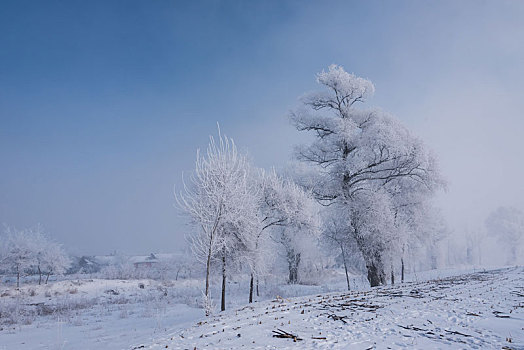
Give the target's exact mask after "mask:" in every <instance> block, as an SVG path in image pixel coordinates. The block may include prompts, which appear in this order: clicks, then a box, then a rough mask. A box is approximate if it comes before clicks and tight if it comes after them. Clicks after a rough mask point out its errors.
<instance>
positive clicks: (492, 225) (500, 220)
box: [486, 207, 524, 264]
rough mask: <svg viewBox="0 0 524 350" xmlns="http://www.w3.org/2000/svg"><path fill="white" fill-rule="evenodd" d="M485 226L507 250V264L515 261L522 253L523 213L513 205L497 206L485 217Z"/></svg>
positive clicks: (523, 240) (523, 239)
mask: <svg viewBox="0 0 524 350" xmlns="http://www.w3.org/2000/svg"><path fill="white" fill-rule="evenodd" d="M486 228H487V232H488V234H489V235H491V236H493V237H497V239H498V240H499V242H500V243H501V244H502V245H503V247H504V248H505V250H506V251H507V252H508V255H507V259H506V262H507V264H514V263H516V262H517V259H518V257H519V256H522V253H523V252H522V248H523V247H522V246H523V243H524V213H523V212H522V211H521V210H519V209H517V208H514V207H499V208H497V209H496V210H494V211H493V212H492V213H491V214H490V215H489V216H488V218H487V219H486Z"/></svg>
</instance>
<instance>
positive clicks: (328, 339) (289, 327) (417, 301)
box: [146, 267, 524, 349]
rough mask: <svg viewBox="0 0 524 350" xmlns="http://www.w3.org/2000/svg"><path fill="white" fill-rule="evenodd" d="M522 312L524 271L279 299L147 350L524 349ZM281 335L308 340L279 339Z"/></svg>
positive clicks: (213, 320) (203, 323) (215, 319)
mask: <svg viewBox="0 0 524 350" xmlns="http://www.w3.org/2000/svg"><path fill="white" fill-rule="evenodd" d="M523 308H524V268H522V267H516V268H510V269H505V270H492V271H486V272H477V273H473V274H468V275H462V276H455V277H447V278H442V279H437V280H431V281H427V282H419V283H413V282H412V283H406V284H403V285H394V286H386V287H379V288H373V289H372V290H368V291H357V292H346V293H327V294H318V295H314V296H307V297H299V298H294V299H283V298H276V299H274V300H272V301H266V302H262V303H257V304H256V305H253V306H251V305H250V306H246V307H243V308H241V309H238V310H234V311H227V312H225V313H222V314H219V315H216V316H214V317H211V318H209V319H205V320H202V321H200V322H199V323H197V324H196V325H194V326H193V327H191V328H189V329H187V330H186V331H183V332H180V333H178V334H172V335H170V337H168V338H166V339H163V340H161V341H157V342H156V343H154V344H152V345H149V346H146V348H147V349H161V348H166V347H168V348H175V349H179V348H184V349H185V348H190V349H193V348H196V349H202V348H209V349H238V348H268V349H273V348H278V349H285V348H301V349H386V348H419V349H443V348H448V349H456V348H467V349H500V348H503V347H504V346H506V347H507V348H509V349H524V309H523ZM279 329H280V330H283V331H285V332H288V333H291V334H293V335H296V336H298V337H299V338H301V339H302V340H297V341H294V340H293V339H285V338H284V339H283V338H277V337H274V336H273V334H274V331H277V330H279ZM315 338H317V339H315Z"/></svg>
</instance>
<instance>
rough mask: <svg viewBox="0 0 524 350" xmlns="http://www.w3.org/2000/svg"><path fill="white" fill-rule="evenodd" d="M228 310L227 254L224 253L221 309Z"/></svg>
mask: <svg viewBox="0 0 524 350" xmlns="http://www.w3.org/2000/svg"><path fill="white" fill-rule="evenodd" d="M224 310H226V254H225V253H224V255H222V300H221V302H220V311H224Z"/></svg>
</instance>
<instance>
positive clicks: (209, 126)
mask: <svg viewBox="0 0 524 350" xmlns="http://www.w3.org/2000/svg"><path fill="white" fill-rule="evenodd" d="M0 7H1V9H2V10H1V11H0V123H1V124H0V162H1V164H2V171H0V222H4V223H6V224H9V225H15V226H17V227H25V226H30V225H34V224H36V223H41V224H43V225H44V226H45V227H46V229H47V230H48V232H49V233H50V235H52V236H53V237H54V238H55V239H57V240H59V241H61V242H63V243H65V244H66V247H67V248H68V249H70V250H71V251H73V252H76V253H107V252H110V251H113V250H119V251H123V252H130V253H147V252H149V251H159V250H162V251H173V250H177V249H179V248H180V247H181V246H183V244H184V242H183V235H184V233H186V232H187V230H188V227H187V226H185V225H184V224H183V220H182V219H181V218H180V217H179V215H178V214H177V211H176V209H175V208H174V198H173V186H174V185H177V186H178V185H180V183H181V181H180V180H181V174H182V172H186V173H187V172H188V171H191V169H192V167H193V163H194V158H195V153H196V149H197V148H199V147H200V148H202V147H205V145H206V143H207V138H208V135H209V134H212V133H214V132H215V130H216V123H217V122H220V125H221V128H222V130H223V131H224V132H225V133H226V134H227V135H229V136H231V137H233V138H234V139H235V140H236V142H237V144H239V145H240V147H241V148H244V149H247V150H248V151H249V153H250V154H251V156H252V158H253V159H254V161H255V163H256V164H257V165H260V166H264V167H269V166H271V165H275V166H277V167H278V166H283V165H284V164H285V162H286V161H287V160H288V159H289V158H290V156H291V152H292V146H293V144H295V143H297V142H299V140H300V135H298V134H297V132H296V131H294V130H293V129H292V128H291V127H290V126H289V123H288V121H287V119H286V115H287V113H288V111H289V110H290V109H291V108H293V107H294V106H295V105H296V103H297V97H299V96H300V95H302V94H303V93H304V92H307V91H310V90H314V89H315V88H316V84H315V78H314V75H315V73H316V72H318V71H320V70H322V69H324V68H325V67H327V66H328V65H329V64H331V63H337V64H340V65H342V66H344V67H345V68H346V70H348V71H351V72H354V73H355V74H357V75H360V76H364V77H366V78H369V79H371V80H372V81H373V82H374V83H375V86H376V90H377V92H376V95H375V97H374V98H373V99H372V100H371V101H370V104H369V105H370V106H371V105H377V106H380V107H381V108H383V109H385V110H388V111H390V112H392V113H393V114H395V115H396V116H397V117H398V118H399V119H401V120H402V121H403V122H404V123H405V124H407V125H408V127H410V128H411V129H413V130H415V132H417V133H418V134H419V135H421V136H422V137H423V138H424V139H425V140H426V141H427V143H428V144H429V146H430V147H432V148H433V149H434V150H435V152H436V153H437V155H438V156H439V157H440V160H441V164H442V168H443V171H444V173H445V175H446V176H447V178H448V180H449V182H450V189H449V191H448V192H447V193H446V194H444V195H442V196H441V198H440V201H441V203H442V206H443V207H444V210H445V212H446V213H447V215H448V218H449V220H450V222H451V224H452V225H453V226H454V227H455V229H456V231H457V232H460V230H462V229H463V228H464V227H465V226H469V227H470V226H473V227H475V226H476V225H481V224H482V222H481V221H482V220H483V218H484V217H485V215H486V214H487V213H488V212H489V210H491V209H493V208H494V207H496V206H497V205H502V204H506V205H516V206H520V207H521V208H522V209H524V202H523V199H522V198H524V189H523V188H524V186H522V185H521V184H520V182H519V181H520V180H521V179H522V176H523V175H524V171H523V165H522V156H521V151H520V150H521V149H522V148H523V146H524V142H523V141H522V140H521V134H522V131H524V123H523V118H522V115H523V110H524V99H523V98H522V93H523V91H524V23H523V22H524V21H522V18H524V3H522V2H518V1H458V2H457V1H438V2H437V1H398V2H386V1H362V2H353V1H340V2H337V1H322V2H321V1H318V2H313V1H260V2H254V1H253V2H248V1H202V2H197V1H67V2H64V1H46V2H36V1H33V2H31V1H0Z"/></svg>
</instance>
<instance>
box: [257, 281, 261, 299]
mask: <svg viewBox="0 0 524 350" xmlns="http://www.w3.org/2000/svg"><path fill="white" fill-rule="evenodd" d="M259 296H260V293H259V291H258V277H257V297H259Z"/></svg>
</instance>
